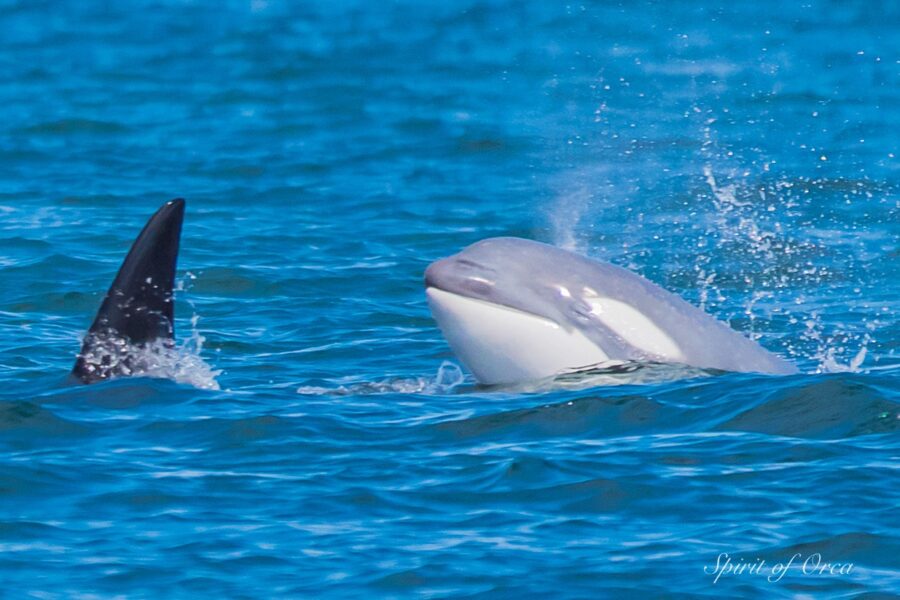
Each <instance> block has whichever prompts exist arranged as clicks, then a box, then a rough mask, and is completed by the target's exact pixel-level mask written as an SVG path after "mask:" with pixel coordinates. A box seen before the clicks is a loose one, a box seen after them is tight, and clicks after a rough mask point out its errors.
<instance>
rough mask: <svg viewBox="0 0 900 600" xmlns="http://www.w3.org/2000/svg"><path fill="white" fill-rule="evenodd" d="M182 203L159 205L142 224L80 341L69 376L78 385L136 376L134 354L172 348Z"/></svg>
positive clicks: (176, 200)
mask: <svg viewBox="0 0 900 600" xmlns="http://www.w3.org/2000/svg"><path fill="white" fill-rule="evenodd" d="M183 220H184V200H183V199H181V198H177V199H175V200H171V201H169V202H167V203H166V204H164V205H163V206H162V207H161V208H160V209H159V210H158V211H156V213H155V214H154V215H153V216H152V217H150V220H149V221H148V222H147V224H146V225H145V226H144V229H143V230H142V231H141V233H140V234H139V235H138V237H137V239H136V240H135V241H134V244H133V245H132V246H131V250H130V251H129V252H128V255H127V256H126V257H125V260H124V262H123V263H122V266H121V267H120V268H119V272H118V274H117V275H116V278H115V279H114V280H113V283H112V285H111V286H110V288H109V291H108V292H107V293H106V297H105V298H104V299H103V303H102V304H101V305H100V310H99V311H98V312H97V316H96V317H95V319H94V322H93V324H92V325H91V328H90V329H89V330H88V333H87V335H86V336H85V337H84V341H83V343H82V347H81V352H79V354H78V359H77V360H76V362H75V366H74V368H73V369H72V375H73V376H74V377H75V378H77V379H78V380H80V381H81V382H83V383H93V382H95V381H100V380H104V379H109V378H111V377H117V376H123V375H136V374H140V372H141V368H140V364H139V361H136V360H135V357H134V351H135V350H136V349H140V348H142V347H147V346H148V345H151V344H153V343H156V342H159V341H161V342H162V343H163V344H164V345H167V346H169V347H172V346H174V339H175V327H174V302H173V288H174V285H175V268H176V264H177V260H178V246H179V240H180V237H181V226H182V222H183Z"/></svg>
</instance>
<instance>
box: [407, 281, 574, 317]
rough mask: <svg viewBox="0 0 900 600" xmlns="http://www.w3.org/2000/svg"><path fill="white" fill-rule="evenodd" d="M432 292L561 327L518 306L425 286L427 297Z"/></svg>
mask: <svg viewBox="0 0 900 600" xmlns="http://www.w3.org/2000/svg"><path fill="white" fill-rule="evenodd" d="M432 290H437V291H438V292H441V293H443V294H449V295H451V296H455V297H456V298H462V299H464V300H469V301H470V302H478V303H480V304H484V305H485V306H490V307H493V308H499V309H503V310H508V311H512V312H516V313H519V314H522V315H527V316H529V317H534V318H536V319H543V320H545V321H549V322H551V323H553V324H554V325H557V326H560V324H559V323H557V322H556V321H555V320H554V319H551V318H550V317H546V316H544V315H541V314H538V313H535V312H531V311H528V310H522V309H521V308H519V307H518V306H510V305H509V304H503V303H502V302H493V301H491V300H486V299H484V298H478V297H476V296H470V295H468V294H465V293H462V292H461V291H459V290H448V289H446V288H445V287H440V286H437V285H426V286H425V294H426V295H431V294H430V292H431V291H432Z"/></svg>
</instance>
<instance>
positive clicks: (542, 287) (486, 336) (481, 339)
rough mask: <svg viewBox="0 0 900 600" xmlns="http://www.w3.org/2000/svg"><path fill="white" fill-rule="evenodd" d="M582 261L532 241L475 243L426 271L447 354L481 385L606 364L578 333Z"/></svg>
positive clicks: (585, 311)
mask: <svg viewBox="0 0 900 600" xmlns="http://www.w3.org/2000/svg"><path fill="white" fill-rule="evenodd" d="M586 260H587V259H584V258H583V257H580V256H577V255H575V254H572V253H570V252H566V251H565V250H561V249H559V248H555V247H553V246H548V245H546V244H542V243H539V242H534V241H531V240H525V239H520V238H490V239H487V240H482V241H480V242H477V243H475V244H473V245H471V246H469V247H467V248H465V249H464V250H463V251H462V252H460V253H458V254H456V255H454V256H451V257H449V258H444V259H442V260H438V261H436V262H434V263H432V264H431V265H430V266H429V267H428V269H427V270H426V271H425V287H426V296H427V298H428V305H429V308H430V309H431V312H432V315H433V316H434V318H435V321H437V323H438V327H439V328H440V329H441V332H442V333H443V334H444V337H445V338H446V340H447V342H448V343H449V345H450V348H451V349H452V350H453V352H454V354H456V356H457V357H458V358H459V359H460V361H461V362H462V363H463V365H465V366H466V367H467V368H468V369H469V370H470V371H471V372H472V373H473V374H474V375H475V377H476V379H478V380H479V381H480V382H481V383H485V384H505V383H517V382H521V381H527V380H534V379H539V378H542V377H549V376H552V375H555V374H557V373H559V372H560V371H563V370H566V369H571V368H578V367H584V366H589V365H594V364H598V363H602V362H606V361H608V360H609V359H610V355H609V354H608V353H607V352H606V351H605V350H604V349H603V348H602V347H601V346H600V345H598V344H597V343H596V342H595V341H593V340H591V339H589V338H588V337H587V336H586V335H585V334H584V332H583V330H582V328H581V327H580V326H579V324H580V322H581V321H584V320H585V319H588V318H590V313H591V310H592V306H591V305H590V304H588V303H586V302H585V301H584V299H583V298H582V292H583V285H580V284H578V281H579V279H580V276H581V274H580V271H581V270H582V269H583V268H584V265H583V264H582V262H584V261H586ZM579 285H580V287H579Z"/></svg>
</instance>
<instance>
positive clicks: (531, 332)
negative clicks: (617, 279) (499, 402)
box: [425, 287, 684, 385]
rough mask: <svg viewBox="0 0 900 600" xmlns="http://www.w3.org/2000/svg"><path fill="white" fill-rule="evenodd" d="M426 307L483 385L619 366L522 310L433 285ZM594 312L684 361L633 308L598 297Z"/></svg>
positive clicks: (624, 333)
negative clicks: (604, 365) (610, 365)
mask: <svg viewBox="0 0 900 600" xmlns="http://www.w3.org/2000/svg"><path fill="white" fill-rule="evenodd" d="M425 293H426V295H427V297H428V306H429V308H430V309H431V312H432V314H433V315H434V317H435V320H436V321H437V322H438V326H439V327H440V329H441V332H442V333H443V334H444V337H445V338H446V339H447V342H448V343H449V345H450V347H451V348H452V349H453V352H454V353H455V354H456V355H457V356H458V357H459V359H460V361H461V362H462V363H463V364H464V365H465V366H466V367H467V368H468V369H469V370H470V371H472V373H473V374H474V375H475V377H476V378H477V379H478V380H479V381H480V382H482V383H485V384H489V385H493V384H504V383H516V382H519V381H526V380H534V379H541V378H544V377H550V376H553V375H556V374H558V373H561V372H563V371H570V370H573V369H578V368H583V367H589V366H593V365H602V364H610V363H619V362H621V361H618V360H616V361H611V360H610V357H609V356H608V355H607V354H606V353H605V352H604V351H603V350H602V349H601V348H600V347H598V346H597V344H595V343H594V342H592V341H591V340H589V339H588V338H587V337H586V336H585V335H584V334H582V333H581V332H580V331H578V330H577V329H573V328H572V329H565V328H563V327H561V326H560V325H558V324H557V323H555V322H553V321H551V320H550V319H546V318H544V317H540V316H538V315H534V314H530V313H527V312H524V311H520V310H516V309H514V308H509V307H507V306H501V305H499V304H494V303H492V302H487V301H484V300H478V299H475V298H468V297H466V296H461V295H459V294H454V293H452V292H447V291H444V290H440V289H437V288H433V287H429V288H427V289H426V290H425ZM590 304H591V307H592V313H593V314H594V315H596V316H597V318H598V319H599V320H601V321H602V322H603V323H604V324H606V325H607V326H608V327H610V329H612V330H613V331H615V333H616V334H618V335H619V336H620V337H621V338H622V339H624V340H625V341H627V342H628V343H629V344H631V345H632V346H634V347H636V348H639V349H641V350H642V351H644V352H646V353H647V354H650V355H654V356H658V357H660V358H661V359H664V360H666V361H667V362H681V361H683V360H684V356H683V355H682V353H681V350H680V349H679V348H678V346H677V344H676V343H675V342H674V341H673V340H672V339H671V338H670V337H669V336H668V335H666V334H665V332H663V331H662V330H661V329H660V328H659V327H657V326H656V325H655V324H654V323H653V321H651V320H650V319H649V318H647V317H646V316H645V315H643V314H642V313H640V312H639V311H638V310H636V309H635V308H634V307H632V306H629V305H628V304H625V303H624V302H620V301H618V300H613V299H612V298H601V297H596V298H592V299H591V300H590Z"/></svg>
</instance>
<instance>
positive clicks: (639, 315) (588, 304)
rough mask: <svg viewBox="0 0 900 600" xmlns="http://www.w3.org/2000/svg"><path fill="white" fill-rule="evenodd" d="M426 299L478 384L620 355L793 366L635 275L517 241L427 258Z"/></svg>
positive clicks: (611, 360)
mask: <svg viewBox="0 0 900 600" xmlns="http://www.w3.org/2000/svg"><path fill="white" fill-rule="evenodd" d="M425 287H426V290H425V292H426V295H427V297H428V305H429V307H430V308H431V312H432V314H433V315H434V318H435V320H436V321H437V323H438V326H439V327H440V329H441V331H442V332H443V334H444V337H445V338H446V339H447V342H448V343H449V344H450V348H451V349H452V350H453V352H454V353H455V354H456V356H457V357H458V358H459V360H460V361H461V362H462V363H463V365H465V366H466V367H467V368H468V369H469V370H470V371H472V373H473V374H474V375H475V377H476V378H477V379H478V381H480V382H481V383H484V384H511V383H521V382H526V381H532V380H535V379H541V378H544V377H550V376H553V375H556V374H558V373H561V372H565V371H571V370H575V369H579V368H585V367H592V366H597V365H599V366H603V364H604V363H606V364H608V365H613V364H620V363H622V362H631V361H635V362H663V363H678V364H684V365H690V366H693V367H700V368H704V369H718V370H723V371H741V372H758V373H771V374H789V373H795V372H797V369H796V367H795V366H794V365H793V364H791V363H789V362H787V361H785V360H783V359H781V358H779V357H778V356H776V355H774V354H772V353H771V352H769V351H767V350H765V349H763V348H762V347H761V346H760V345H759V344H757V343H756V342H754V341H752V340H750V339H748V338H746V337H744V336H743V335H741V334H740V333H738V332H736V331H734V330H733V329H731V328H730V327H728V326H727V325H725V324H724V323H722V322H720V321H717V320H716V319H714V318H713V317H711V316H710V315H708V314H706V313H705V312H703V311H702V310H700V309H699V308H696V307H695V306H693V305H691V304H689V303H688V302H686V301H684V300H683V299H682V298H680V297H678V296H676V295H675V294H672V293H670V292H667V291H666V290H664V289H662V288H661V287H659V286H658V285H656V284H654V283H651V282H650V281H648V280H646V279H644V278H643V277H641V276H640V275H637V274H635V273H632V272H630V271H627V270H625V269H623V268H620V267H617V266H614V265H611V264H608V263H603V262H598V261H595V260H590V259H588V258H585V257H583V256H579V255H577V254H574V253H572V252H567V251H565V250H562V249H560V248H556V247H553V246H548V245H547V244H542V243H540V242H534V241H531V240H525V239H521V238H511V237H504V238H491V239H487V240H483V241H480V242H478V243H476V244H472V245H471V246H469V247H468V248H465V249H464V250H463V251H462V252H460V253H459V254H456V255H454V256H451V257H449V258H445V259H443V260H439V261H437V262H434V263H432V264H431V265H430V266H429V267H428V270H427V271H425Z"/></svg>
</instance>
